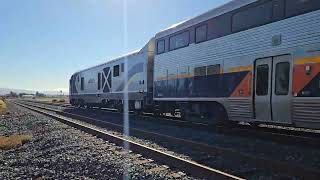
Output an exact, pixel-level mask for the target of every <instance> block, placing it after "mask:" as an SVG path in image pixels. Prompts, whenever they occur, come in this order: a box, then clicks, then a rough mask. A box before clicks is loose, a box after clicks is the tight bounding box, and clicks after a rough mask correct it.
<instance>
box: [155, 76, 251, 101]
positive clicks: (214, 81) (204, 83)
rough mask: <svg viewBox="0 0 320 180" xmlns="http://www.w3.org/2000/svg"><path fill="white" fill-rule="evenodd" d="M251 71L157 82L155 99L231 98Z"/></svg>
mask: <svg viewBox="0 0 320 180" xmlns="http://www.w3.org/2000/svg"><path fill="white" fill-rule="evenodd" d="M249 72H250V71H242V72H234V73H225V74H218V75H208V76H199V77H189V78H180V79H172V80H161V81H155V83H154V88H155V95H154V96H155V98H183V97H214V98H218V97H230V96H231V94H232V93H233V91H234V90H235V89H236V88H237V86H238V85H239V84H240V83H241V81H242V80H243V79H244V78H245V77H246V75H247V74H248V73H249Z"/></svg>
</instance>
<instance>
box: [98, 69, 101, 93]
mask: <svg viewBox="0 0 320 180" xmlns="http://www.w3.org/2000/svg"><path fill="white" fill-rule="evenodd" d="M100 89H101V73H98V90H100Z"/></svg>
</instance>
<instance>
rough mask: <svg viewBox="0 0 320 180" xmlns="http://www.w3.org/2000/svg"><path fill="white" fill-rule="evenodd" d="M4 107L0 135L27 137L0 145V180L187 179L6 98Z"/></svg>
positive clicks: (0, 118)
mask: <svg viewBox="0 0 320 180" xmlns="http://www.w3.org/2000/svg"><path fill="white" fill-rule="evenodd" d="M8 111H9V113H10V114H8V115H3V116H0V126H1V129H0V136H10V135H13V134H16V135H31V136H32V139H31V141H29V142H26V143H25V144H23V145H21V146H19V147H15V148H13V149H10V150H0V179H19V178H20V179H26V178H32V179H37V178H44V179H49V178H50V179H75V178H78V179H122V178H123V177H128V178H129V179H193V178H191V177H188V176H186V175H185V174H184V173H183V172H177V171H173V170H171V169H170V168H169V167H168V166H165V165H159V164H156V163H155V162H153V161H152V160H149V159H145V158H143V157H142V156H141V155H139V154H134V153H132V152H130V151H126V150H124V149H123V148H121V147H119V146H116V145H114V144H112V143H109V142H106V141H104V140H101V139H98V138H96V137H94V136H92V135H89V134H86V133H83V132H81V131H79V130H77V129H74V128H71V127H69V126H67V125H65V124H62V123H60V122H57V121H56V120H53V119H51V118H48V117H46V116H44V115H40V114H37V113H34V112H31V111H29V110H26V109H24V108H21V107H18V106H16V105H14V104H12V103H8Z"/></svg>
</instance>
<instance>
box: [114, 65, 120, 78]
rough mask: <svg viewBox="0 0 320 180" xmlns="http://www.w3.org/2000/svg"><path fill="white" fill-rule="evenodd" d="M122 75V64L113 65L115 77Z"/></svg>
mask: <svg viewBox="0 0 320 180" xmlns="http://www.w3.org/2000/svg"><path fill="white" fill-rule="evenodd" d="M118 76H120V66H119V65H116V66H113V77H118Z"/></svg>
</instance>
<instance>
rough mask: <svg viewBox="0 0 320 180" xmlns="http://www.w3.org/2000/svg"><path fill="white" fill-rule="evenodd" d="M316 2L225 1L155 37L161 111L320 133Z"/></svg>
mask: <svg viewBox="0 0 320 180" xmlns="http://www.w3.org/2000/svg"><path fill="white" fill-rule="evenodd" d="M319 9H320V1H319V0H241V1H238V0H236V1H231V2H230V3H228V4H225V5H224V6H221V7H219V8H217V9H214V10H212V11H209V12H207V13H205V14H203V15H200V16H198V17H196V18H193V19H190V20H188V21H186V22H183V23H181V24H178V25H176V26H174V27H171V28H169V29H166V30H164V31H162V32H159V33H158V34H157V35H156V36H155V38H156V44H157V50H156V54H155V61H154V63H155V64H154V68H155V76H154V77H155V83H154V100H155V101H157V102H158V103H157V104H159V107H160V109H161V110H160V111H163V112H171V111H172V109H180V111H181V114H182V115H183V116H188V117H191V116H193V115H195V114H196V115H198V117H199V116H200V117H203V119H209V120H210V121H222V120H225V119H227V118H228V119H229V120H231V121H248V122H268V123H279V124H295V125H296V126H303V127H311V128H315V127H317V128H319V127H320V98H319V97H320V84H319V81H320V74H319V72H320V44H319V43H320V10H319Z"/></svg>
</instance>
